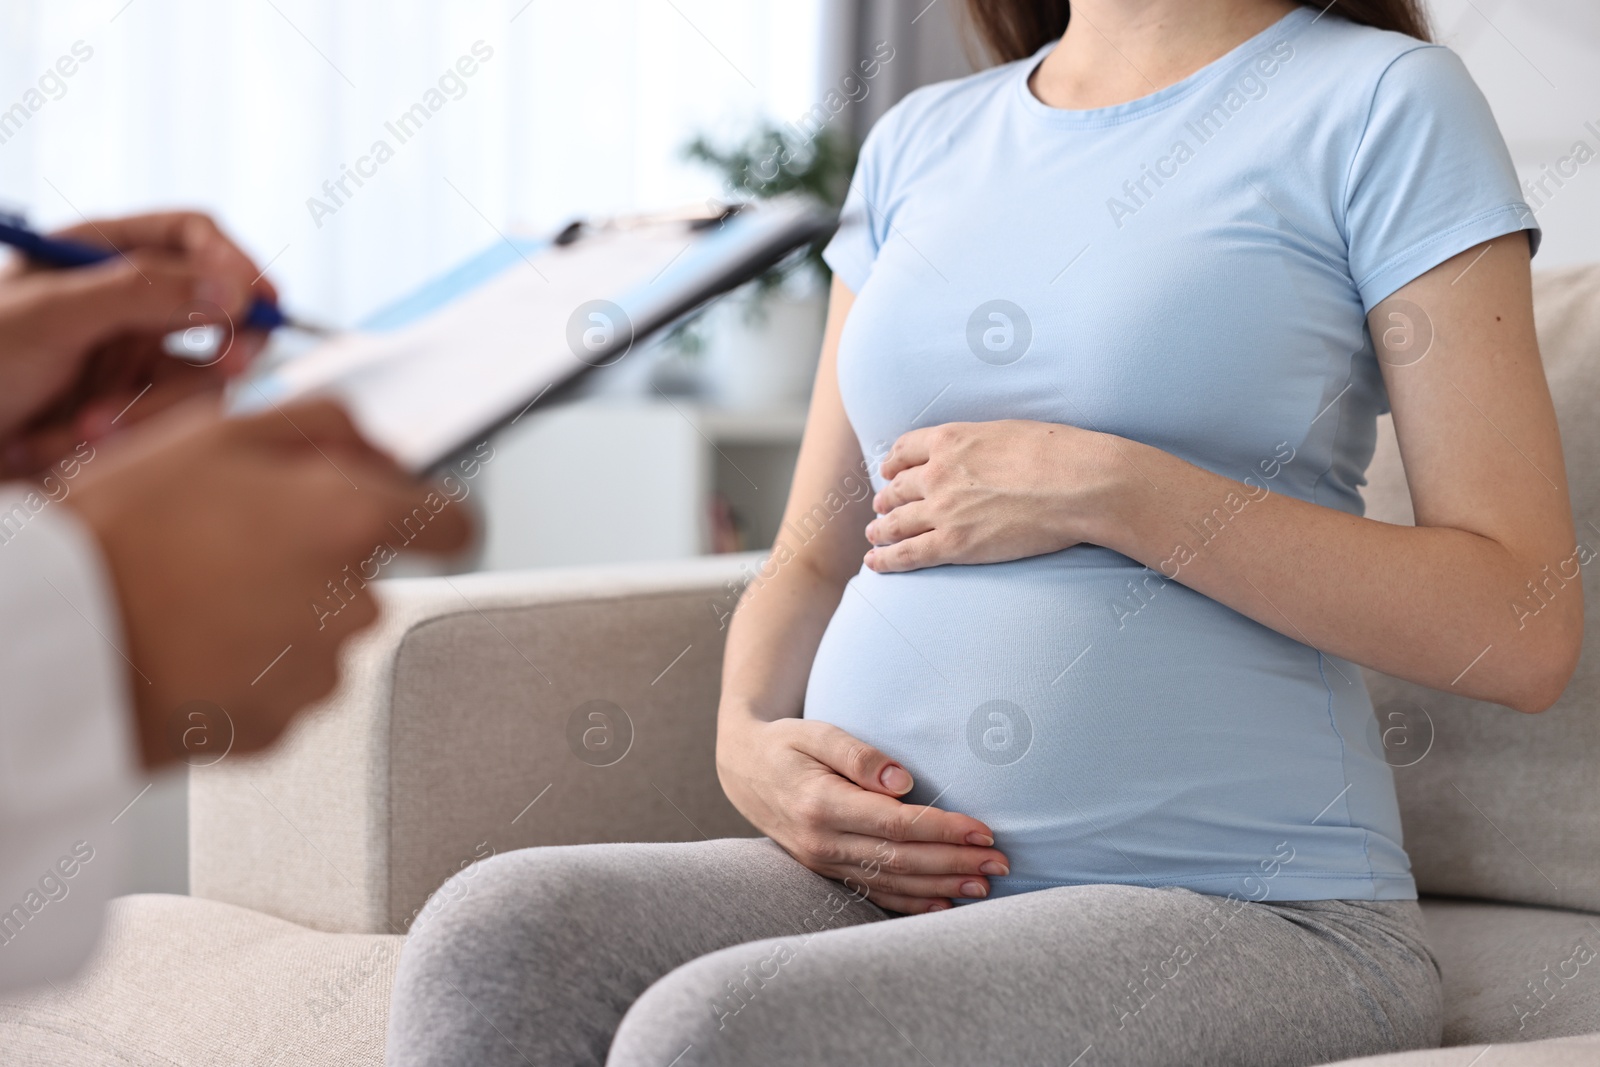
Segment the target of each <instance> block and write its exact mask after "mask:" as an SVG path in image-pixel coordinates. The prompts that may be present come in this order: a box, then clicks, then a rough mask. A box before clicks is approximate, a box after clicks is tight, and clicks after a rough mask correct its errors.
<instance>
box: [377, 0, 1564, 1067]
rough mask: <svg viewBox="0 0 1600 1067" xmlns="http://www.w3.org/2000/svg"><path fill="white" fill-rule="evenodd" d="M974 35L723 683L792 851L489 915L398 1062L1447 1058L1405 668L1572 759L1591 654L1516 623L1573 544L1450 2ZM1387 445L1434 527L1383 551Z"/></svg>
mask: <svg viewBox="0 0 1600 1067" xmlns="http://www.w3.org/2000/svg"><path fill="white" fill-rule="evenodd" d="M970 7H971V9H970V12H969V13H970V15H971V17H972V19H973V20H974V22H975V25H976V27H977V28H978V29H979V30H980V31H981V32H982V34H983V35H984V38H985V40H986V42H987V43H988V45H989V46H990V47H991V49H992V50H993V51H996V52H998V53H999V54H1000V56H1001V57H1002V58H1004V59H1007V60H1009V61H1010V62H1007V63H1005V64H1004V65H1001V66H998V67H995V68H993V69H991V70H988V71H986V72H983V73H980V74H977V75H974V76H972V77H969V78H965V79H962V80H960V81H956V82H951V83H947V84H943V85H937V86H933V87H931V88H927V89H923V90H921V91H919V92H916V93H914V94H912V95H911V96H910V97H909V98H907V99H906V100H905V101H904V102H903V103H901V104H900V105H899V106H897V107H896V108H894V109H893V110H892V111H891V112H890V113H889V114H888V115H886V116H885V117H884V118H883V120H882V121H881V122H880V123H879V124H878V125H877V127H876V128H875V129H874V130H873V132H872V134H871V136H870V137H869V138H868V140H867V143H866V145H865V147H864V149H863V152H862V157H861V163H860V167H859V170H858V172H857V174H856V177H855V180H854V182H853V184H852V187H851V192H850V198H849V202H848V204H847V206H846V211H845V218H844V224H843V226H842V228H841V230H840V232H839V234H838V236H837V237H836V238H835V239H834V241H833V243H832V245H831V246H830V248H829V249H828V254H827V258H828V261H829V262H830V263H831V264H832V266H833V268H834V271H835V274H836V277H835V285H834V290H833V297H832V310H831V316H830V325H829V329H828V333H827V341H826V345H825V348H824V351H823V357H822V362H821V369H820V371H819V373H818V376H817V384H816V392H815V398H814V400H813V404H812V408H811V414H810V421H809V423H808V424H807V427H806V433H805V441H804V444H803V446H802V448H801V453H800V461H799V466H798V469H797V471H796V475H795V481H794V485H793V490H792V495H791V497H790V502H789V509H788V519H787V522H786V524H785V527H784V529H785V531H786V532H785V534H784V540H783V542H782V543H781V544H780V545H779V546H777V548H776V549H775V552H774V556H773V559H772V561H771V563H769V564H768V566H767V567H766V568H765V569H764V570H763V572H762V578H761V580H760V581H759V582H758V583H757V584H756V585H755V586H754V587H753V588H752V589H751V590H750V591H749V592H748V593H747V594H746V596H745V599H744V601H743V603H742V605H741V607H740V609H739V610H738V611H737V613H736V614H735V616H734V618H733V619H732V622H731V625H730V629H729V633H728V644H727V653H726V666H725V672H724V686H723V692H722V701H721V709H720V726H719V736H718V743H717V764H718V767H719V770H720V773H721V776H722V781H723V784H724V787H725V788H726V790H727V793H728V796H729V797H730V798H731V799H732V801H733V803H734V804H735V805H737V807H738V808H739V810H740V811H742V812H743V813H744V814H745V815H746V816H747V817H748V818H749V820H750V821H751V822H752V823H754V824H755V825H756V826H757V827H758V828H759V829H760V830H762V831H763V832H764V833H765V834H766V835H767V836H766V837H765V838H760V839H749V840H724V841H706V842H701V843H695V844H672V845H626V844H621V845H592V846H581V847H569V848H542V849H534V850H529V851H525V852H521V853H514V854H510V855H506V856H501V857H498V858H495V859H492V860H490V861H488V862H486V863H484V864H482V865H481V866H480V867H479V868H477V869H476V870H475V871H474V872H473V875H472V880H471V882H470V884H466V885H464V886H463V887H462V888H463V889H464V890H465V891H464V892H463V893H460V894H453V895H452V898H451V899H452V901H453V902H452V903H451V904H449V905H448V906H446V907H445V908H443V909H442V910H441V911H440V913H439V914H438V916H437V917H436V918H434V919H432V920H431V922H430V923H429V924H428V925H427V926H425V927H424V928H423V929H421V930H420V931H418V932H416V933H415V934H414V935H413V936H412V938H411V940H410V942H409V943H408V945H407V947H406V950H405V954H404V957H403V959H402V962H401V965H400V973H399V977H398V985H397V989H396V992H395V999H394V1007H393V1017H392V1022H391V1029H390V1035H391V1052H390V1059H391V1062H392V1063H393V1064H396V1065H410V1064H424V1063H426V1064H443V1063H450V1064H488V1063H505V1064H521V1063H529V1064H535V1065H539V1067H543V1065H545V1064H558V1063H559V1064H572V1063H585V1064H598V1063H602V1062H605V1063H611V1064H618V1065H626V1067H636V1065H640V1067H642V1065H651V1067H668V1065H676V1067H690V1065H707V1064H714V1065H747V1064H763V1065H770V1064H777V1065H798V1064H873V1065H894V1064H908V1065H909V1064H939V1065H941V1067H964V1065H972V1064H1044V1063H1050V1064H1058V1065H1063V1067H1064V1065H1067V1064H1082V1065H1084V1067H1088V1065H1093V1064H1138V1065H1142V1067H1151V1065H1163V1064H1184V1065H1192V1064H1260V1065H1280V1067H1282V1065H1300V1064H1319V1063H1324V1062H1327V1061H1330V1060H1337V1059H1342V1058H1345V1057H1353V1056H1360V1055H1368V1054H1374V1053H1381V1052H1388V1051H1393V1050H1399V1049H1407V1048H1415V1047H1421V1046H1427V1045H1432V1044H1437V1042H1438V1041H1439V1038H1440V1026H1441V1020H1440V1003H1439V977H1438V972H1437V968H1436V966H1435V963H1434V960H1433V958H1432V956H1431V955H1430V953H1429V950H1428V947H1427V943H1426V938H1425V934H1424V930H1423V927H1422V922H1421V914H1420V912H1419V910H1418V907H1417V904H1416V899H1415V898H1416V889H1415V886H1414V884H1413V881H1412V878H1411V874H1410V868H1409V864H1408V862H1407V859H1406V853H1405V850H1404V847H1403V844H1402V841H1401V832H1400V819H1399V813H1398V810H1397V806H1396V802H1395V791H1394V785H1393V781H1392V778H1391V774H1390V769H1389V766H1388V765H1387V764H1386V762H1385V760H1384V755H1383V748H1382V744H1381V742H1380V739H1379V736H1378V730H1377V727H1376V724H1375V722H1374V716H1373V713H1372V708H1371V704H1370V702H1369V700H1368V697H1367V694H1366V690H1365V687H1364V685H1363V681H1362V673H1361V666H1362V665H1365V666H1370V667H1374V668H1377V669H1379V670H1382V671H1385V672H1388V673H1390V674H1393V675H1397V676H1399V677H1402V678H1408V679H1413V680H1415V681H1417V682H1421V683H1424V684H1427V685H1431V686H1434V687H1437V688H1439V689H1448V690H1451V691H1454V692H1459V693H1466V694H1470V695H1471V696H1474V697H1477V698H1480V699H1484V700H1490V701H1495V702H1498V703H1500V704H1504V705H1508V706H1509V707H1511V708H1514V709H1517V710H1520V711H1527V712H1533V711H1539V710H1541V709H1543V708H1545V707H1547V706H1548V705H1550V704H1551V703H1552V702H1553V701H1554V700H1555V699H1556V697H1557V696H1558V695H1559V694H1560V692H1561V690H1562V688H1563V687H1564V685H1565V684H1566V681H1567V679H1568V677H1569V675H1570V674H1571V672H1572V670H1573V667H1574V663H1575V660H1576V657H1577V652H1578V644H1579V634H1580V630H1581V626H1582V603H1581V600H1580V594H1579V593H1578V592H1577V591H1576V587H1572V591H1570V592H1567V593H1564V594H1562V597H1558V598H1556V599H1555V600H1554V601H1552V602H1550V603H1549V604H1548V605H1547V607H1546V609H1545V610H1544V611H1542V612H1541V613H1540V616H1539V617H1538V618H1537V619H1533V620H1530V619H1528V618H1527V617H1526V612H1523V613H1522V617H1520V618H1519V614H1518V612H1517V610H1516V609H1515V608H1514V607H1513V606H1512V605H1513V603H1514V602H1516V601H1517V600H1518V598H1519V597H1521V596H1522V595H1524V593H1525V591H1526V590H1525V583H1527V582H1529V581H1530V580H1533V579H1535V578H1536V577H1537V575H1538V574H1539V573H1540V568H1541V567H1542V566H1544V565H1545V564H1552V563H1554V562H1556V561H1559V560H1562V559H1566V558H1567V557H1569V556H1570V555H1571V553H1572V545H1573V544H1574V532H1573V528H1572V519H1571V515H1570V512H1569V508H1568V503H1567V490H1566V481H1565V475H1564V471H1563V467H1562V459H1561V449H1560V442H1559V440H1558V437H1557V433H1556V426H1555V421H1554V417H1553V414H1552V409H1551V403H1550V397H1549V394H1548V391H1547V388H1546V385H1545V381H1544V377H1543V374H1542V371H1541V368H1540V362H1539V353H1538V350H1537V347H1536V344H1535V340H1534V331H1533V322H1532V310H1531V298H1530V286H1529V257H1530V255H1531V252H1532V249H1533V247H1534V246H1535V245H1536V244H1537V240H1538V230H1537V229H1536V227H1535V224H1534V222H1533V218H1532V215H1531V213H1530V212H1529V210H1528V209H1527V207H1526V206H1524V204H1523V203H1522V201H1521V198H1520V194H1519V191H1518V186H1517V181H1516V178H1515V176H1514V174H1513V171H1512V168H1511V165H1510V161H1509V159H1508V158H1507V154H1506V150H1505V147H1504V145H1503V143H1502V141H1501V139H1500V136H1499V134H1498V132H1497V130H1496V128H1495V125H1494V121H1493V119H1492V117H1491V115H1490V113H1489V109H1488V107H1487V105H1486V104H1485V102H1484V100H1483V98H1482V96H1481V95H1480V94H1479V92H1478V90H1477V89H1476V87H1475V86H1474V85H1473V84H1472V81H1471V79H1470V78H1469V77H1468V75H1467V74H1466V72H1465V70H1464V69H1463V68H1462V66H1461V63H1460V62H1459V61H1458V60H1457V58H1456V57H1455V56H1454V55H1453V54H1452V53H1450V52H1449V51H1447V50H1445V49H1443V48H1439V47H1434V46H1431V45H1428V44H1426V43H1424V41H1422V40H1421V39H1420V38H1421V37H1422V36H1423V34H1424V33H1425V30H1424V28H1423V26H1422V24H1421V20H1420V17H1419V16H1418V14H1417V11H1416V8H1414V7H1413V6H1412V5H1411V4H1410V3H1407V2H1403V0H1392V2H1383V0H1366V2H1360V3H1357V2H1349V3H1339V4H1335V5H1334V7H1333V9H1331V10H1324V9H1323V8H1322V5H1320V4H1319V5H1317V6H1316V7H1310V6H1300V5H1297V4H1294V3H1290V2H1288V0H1075V2H1074V3H1072V5H1071V11H1070V17H1069V12H1068V5H1067V4H1066V3H1065V2H1061V0H1039V2H1033V3H1029V2H1024V0H1017V2H1000V0H986V2H983V3H973V4H971V6H970ZM1341 11H1342V12H1345V13H1346V15H1348V17H1343V16H1341V14H1340V12H1341ZM1385 410H1392V411H1393V413H1394V420H1395V426H1396V429H1397V431H1398V434H1399V440H1400V445H1401V451H1402V454H1403V457H1404V460H1405V466H1406V469H1407V473H1408V476H1409V481H1410V485H1411V492H1412V498H1413V502H1414V505H1415V512H1416V522H1417V524H1416V526H1415V527H1414V528H1413V527H1398V526H1391V525H1386V524H1383V523H1379V522H1375V521H1372V520H1369V519H1365V518H1363V517H1362V501H1361V495H1360V489H1361V486H1362V484H1363V477H1362V472H1363V471H1364V470H1365V468H1366V466H1367V463H1368V461H1369V459H1370V458H1371V455H1372V452H1373V448H1374V441H1375V427H1376V420H1377V417H1378V415H1379V414H1381V413H1382V412H1384V411H1385ZM866 476H870V478H871V486H872V489H871V491H869V490H868V489H867V487H866V483H865V477H866ZM863 531H865V537H863ZM863 554H864V555H865V559H864V560H863ZM1508 714H1509V712H1508ZM1440 728H1441V729H1447V728H1448V724H1444V723H1441V724H1440Z"/></svg>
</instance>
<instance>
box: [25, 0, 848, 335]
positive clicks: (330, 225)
mask: <svg viewBox="0 0 1600 1067" xmlns="http://www.w3.org/2000/svg"><path fill="white" fill-rule="evenodd" d="M823 7H824V0H531V2H530V0H70V2H62V0H5V2H4V4H3V5H0V201H3V202H4V204H5V205H6V206H9V207H13V208H26V209H28V210H29V211H30V214H31V217H32V218H33V220H34V221H35V222H36V223H37V224H40V225H50V224H56V223H61V224H64V223H67V222H72V221H76V220H77V219H78V218H79V217H80V214H82V215H89V216H91V217H92V216H96V215H104V214H112V213H120V212H128V211H134V210H143V209H149V208H153V207H162V206H176V205H190V206H198V207H201V208H204V209H206V210H209V211H211V212H214V213H215V214H216V215H218V216H219V217H220V218H221V219H222V220H223V221H224V223H225V224H226V225H227V226H228V228H229V229H230V230H231V232H233V233H234V234H235V236H236V237H237V238H238V239H239V240H240V241H241V242H242V243H243V244H244V245H245V246H246V247H248V248H249V250H250V251H251V252H252V253H253V254H255V255H256V256H257V257H258V259H259V261H260V262H262V263H266V262H267V261H269V260H270V261H272V263H271V274H272V276H273V277H274V278H275V279H276V280H277V281H278V282H279V284H280V287H281V288H282V289H283V290H284V294H285V302H286V304H288V305H289V306H290V307H292V308H293V309H294V310H296V311H299V312H301V313H303V314H305V315H306V316H307V317H313V316H317V317H322V318H324V319H327V320H329V321H333V322H340V323H349V322H352V321H355V320H357V319H359V318H360V317H362V316H363V315H365V314H368V313H370V312H372V311H373V310H375V309H377V308H380V307H382V306H383V305H384V304H386V303H387V302H389V301H390V300H392V299H394V298H395V297H397V296H399V295H401V294H403V293H404V292H405V291H406V290H408V289H409V288H411V287H413V286H415V285H417V284H419V283H421V282H423V281H425V280H426V279H428V278H429V277H431V276H433V275H435V274H438V273H439V272H441V271H442V270H443V269H445V268H447V267H449V266H451V265H453V264H454V263H456V262H458V261H460V260H461V259H463V258H465V257H466V256H468V255H470V254H472V253H473V252H475V251H477V250H479V249H482V248H484V247H485V246H487V245H489V244H491V243H493V242H495V241H497V240H498V239H499V236H498V235H499V234H500V233H507V234H510V233H530V232H531V233H538V232H545V231H548V230H550V229H552V228H554V227H556V226H557V225H559V224H560V223H562V222H564V221H565V220H566V219H568V218H570V217H571V216H573V215H575V214H580V213H582V214H604V213H609V212H615V211H625V210H637V209H648V208H655V207H663V206H671V205H675V204H678V203H682V202H686V201H690V200H698V199H702V198H704V197H706V196H709V195H715V194H716V193H717V192H718V190H719V188H720V185H719V183H718V181H717V179H716V178H715V177H714V176H712V175H709V174H706V173H704V172H701V171H699V170H697V169H695V168H693V167H691V166H689V165H686V164H684V163H683V162H681V161H680V160H679V158H678V148H679V146H680V145H681V144H682V143H683V142H684V141H685V140H687V139H688V138H689V137H690V136H692V135H693V134H695V133H698V132H701V131H710V132H713V133H719V132H720V133H721V134H722V135H725V136H735V135H737V134H739V133H741V132H743V131H744V130H745V129H747V128H748V126H749V124H750V123H752V122H753V121H754V120H755V119H756V118H758V117H760V116H763V115H765V116H769V117H772V118H775V119H778V120H785V119H792V118H794V117H795V116H798V115H800V114H802V113H804V112H805V111H806V109H807V108H809V107H810V106H811V105H812V104H813V103H814V102H815V100H816V97H817V94H818V93H819V91H820V87H821V86H822V85H823V84H824V80H825V79H826V78H827V74H826V73H825V72H822V71H820V70H819V63H820V60H819V56H820V54H821V38H822V32H823V30H822V26H821V22H822V18H823ZM468 72H470V73H468ZM408 114H409V115H410V116H411V117H410V118H409V120H407V121H402V118H403V117H404V116H407V115H408ZM380 143H381V144H382V145H384V146H387V151H386V150H385V149H384V148H380V147H379V145H380ZM347 168H348V169H355V170H359V171H360V172H362V173H363V174H364V175H365V177H361V175H360V174H358V175H357V177H359V178H360V184H357V182H356V178H352V177H349V176H348V174H347ZM341 178H343V185H342V190H341V186H340V184H339V183H340V179H341ZM324 183H328V185H327V186H325V184H324ZM330 189H331V190H332V191H331V192H330ZM319 205H320V206H319Z"/></svg>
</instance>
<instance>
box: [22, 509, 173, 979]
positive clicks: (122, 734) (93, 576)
mask: <svg viewBox="0 0 1600 1067" xmlns="http://www.w3.org/2000/svg"><path fill="white" fill-rule="evenodd" d="M125 647H126V645H125V642H124V640H123V636H122V623H121V616H120V613H119V612H118V610H117V606H116V600H115V597H114V595H113V590H112V585H111V581H110V576H109V575H108V573H107V572H106V568H105V564H104V562H103V561H102V559H101V556H100V552H99V548H98V546H97V545H96V544H95V541H94V539H93V537H92V536H91V535H90V533H89V531H88V530H87V529H86V528H85V527H84V525H83V524H82V523H81V522H79V521H78V519H77V517H76V516H75V515H74V514H73V513H72V511H71V510H70V509H69V508H67V507H66V506H65V505H64V504H61V503H58V502H55V501H51V500H50V499H48V498H47V497H46V496H45V495H44V493H43V492H41V491H39V490H37V489H35V488H34V487H32V486H29V485H24V484H10V485H0V991H3V990H8V989H17V988H22V987H25V986H30V985H42V984H43V983H44V982H46V981H54V980H56V979H60V978H65V977H67V976H70V975H71V974H72V973H73V972H74V971H76V970H77V969H78V968H79V967H81V966H82V965H83V963H84V962H85V961H86V960H87V959H88V958H89V956H90V954H91V952H92V950H93V949H94V946H95V944H96V942H97V940H98V938H99V935H100V928H101V924H102V914H103V912H104V910H105V904H106V902H107V901H108V900H109V899H110V898H111V897H112V896H113V895H115V894H116V892H117V891H118V887H119V884H120V883H121V880H122V877H123V873H124V869H125V866H126V862H125V861H126V850H127V843H126V840H125V838H126V834H125V832H124V831H125V829H126V825H125V824H124V825H123V826H121V827H119V826H117V825H115V822H114V820H117V819H118V818H119V817H120V815H121V813H122V812H123V810H124V809H125V808H126V806H127V805H128V804H129V803H130V802H131V801H133V800H134V798H135V797H136V796H137V795H138V794H139V791H140V790H141V789H143V788H144V786H145V784H146V783H147V782H148V781H149V779H148V777H142V776H141V775H140V771H139V760H138V756H137V751H136V747H135V738H134V728H133V721H132V717H131V711H130V705H129V699H130V694H129V686H130V684H132V683H130V678H131V679H134V680H135V682H136V680H137V678H138V675H137V674H136V673H135V672H134V670H133V669H132V667H131V666H130V665H129V663H128V661H127V660H126V659H124V658H123V654H122V651H119V650H121V649H125Z"/></svg>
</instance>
